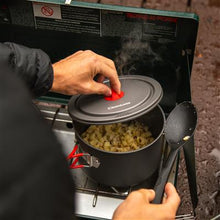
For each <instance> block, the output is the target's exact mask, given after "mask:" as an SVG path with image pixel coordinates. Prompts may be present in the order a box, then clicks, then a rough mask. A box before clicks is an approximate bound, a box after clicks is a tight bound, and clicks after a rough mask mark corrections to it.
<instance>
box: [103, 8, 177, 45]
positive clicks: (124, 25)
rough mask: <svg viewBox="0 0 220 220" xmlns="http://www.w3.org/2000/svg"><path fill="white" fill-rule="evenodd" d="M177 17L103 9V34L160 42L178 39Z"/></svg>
mask: <svg viewBox="0 0 220 220" xmlns="http://www.w3.org/2000/svg"><path fill="white" fill-rule="evenodd" d="M176 27H177V18H175V17H165V16H158V15H148V14H139V13H130V12H114V11H108V10H106V11H102V35H103V36H105V35H107V36H120V37H123V36H126V37H134V38H138V39H144V40H149V41H157V42H160V43H167V42H174V41H175V40H176V31H177V30H176V29H177V28H176Z"/></svg>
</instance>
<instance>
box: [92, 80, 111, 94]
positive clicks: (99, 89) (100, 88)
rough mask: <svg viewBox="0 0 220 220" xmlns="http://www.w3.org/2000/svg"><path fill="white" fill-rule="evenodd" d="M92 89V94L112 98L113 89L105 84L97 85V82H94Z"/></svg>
mask: <svg viewBox="0 0 220 220" xmlns="http://www.w3.org/2000/svg"><path fill="white" fill-rule="evenodd" d="M90 88H91V90H90V91H89V93H90V94H94V93H96V94H103V95H105V96H111V94H112V91H111V89H110V88H109V87H108V86H107V85H105V84H103V83H97V82H95V81H93V82H92V83H91V87H90Z"/></svg>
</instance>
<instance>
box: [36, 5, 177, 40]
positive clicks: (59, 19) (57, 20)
mask: <svg viewBox="0 0 220 220" xmlns="http://www.w3.org/2000/svg"><path fill="white" fill-rule="evenodd" d="M32 4H33V11H34V20H35V27H36V28H38V29H47V30H57V31H66V32H73V33H78V34H93V35H97V36H100V37H105V36H107V37H109V36H110V37H131V38H138V39H143V40H148V41H156V42H159V43H170V42H175V41H176V32H177V21H178V19H177V18H175V17H166V16H159V15H149V14H141V13H131V12H122V11H113V10H102V9H97V8H84V7H76V6H71V5H58V4H46V3H39V2H32Z"/></svg>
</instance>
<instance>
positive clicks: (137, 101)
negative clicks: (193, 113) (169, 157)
mask: <svg viewBox="0 0 220 220" xmlns="http://www.w3.org/2000/svg"><path fill="white" fill-rule="evenodd" d="M119 79H120V81H121V89H122V91H123V95H121V97H118V99H117V100H115V99H114V100H111V97H107V98H106V97H103V96H100V95H79V96H73V97H72V98H71V99H70V102H69V104H68V111H69V114H70V116H71V117H72V119H73V125H74V128H75V136H76V141H77V146H78V155H80V156H82V157H79V158H77V160H79V163H80V164H85V161H86V162H87V164H88V166H87V167H86V168H85V167H84V166H83V165H79V166H77V167H84V168H83V170H84V172H85V173H86V174H87V176H88V177H90V178H92V179H94V180H95V181H96V182H98V183H100V184H104V185H108V186H115V187H128V186H133V185H137V184H139V183H141V182H143V181H144V180H146V179H148V178H149V177H151V176H152V175H153V174H154V173H155V172H157V171H158V167H159V165H160V161H161V155H162V148H163V138H164V137H163V130H164V122H165V115H164V112H163V110H162V108H161V107H160V106H159V105H158V103H159V101H160V100H161V97H162V88H161V86H160V84H159V83H158V82H157V81H155V80H154V79H152V78H149V77H145V76H138V75H129V76H122V77H119ZM105 83H106V84H108V83H109V82H108V81H106V82H105ZM109 100H110V101H109ZM133 119H135V120H137V121H140V122H141V123H143V124H145V125H147V126H148V127H149V130H150V131H151V133H152V135H153V137H154V138H155V139H154V141H153V142H152V143H150V144H149V145H147V146H144V147H142V148H140V149H138V150H135V151H130V152H109V151H104V150H101V149H98V148H95V147H93V146H91V145H89V144H88V143H87V142H85V141H84V140H83V139H82V138H81V134H82V133H83V132H85V131H86V129H87V128H88V127H89V126H90V125H91V124H111V123H116V122H125V121H126V122H127V121H130V120H133ZM74 151H75V150H74ZM73 157H75V156H73ZM88 167H89V168H88Z"/></svg>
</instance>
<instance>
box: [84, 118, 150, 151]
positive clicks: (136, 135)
mask: <svg viewBox="0 0 220 220" xmlns="http://www.w3.org/2000/svg"><path fill="white" fill-rule="evenodd" d="M82 138H83V140H84V141H85V142H87V143H88V144H90V145H92V146H93V147H96V148H99V149H101V150H105V151H112V152H128V151H133V150H137V149H140V148H142V147H144V146H146V145H148V144H150V143H151V142H153V141H154V138H153V136H152V134H151V132H150V131H149V129H148V127H147V126H146V125H143V124H142V123H141V122H138V121H131V122H129V123H115V124H108V125H90V126H89V128H88V129H87V130H86V131H85V132H84V133H83V134H82Z"/></svg>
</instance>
